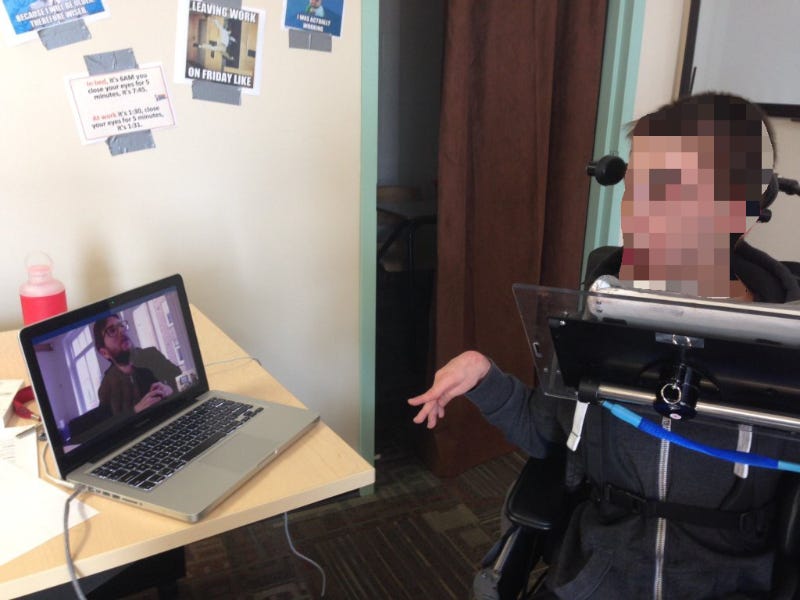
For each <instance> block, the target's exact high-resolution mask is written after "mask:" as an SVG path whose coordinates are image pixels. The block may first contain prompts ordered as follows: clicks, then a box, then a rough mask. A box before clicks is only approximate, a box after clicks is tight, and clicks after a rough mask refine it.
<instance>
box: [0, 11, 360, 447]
mask: <svg viewBox="0 0 800 600" xmlns="http://www.w3.org/2000/svg"><path fill="white" fill-rule="evenodd" d="M105 5H106V6H107V7H108V9H109V10H110V13H111V18H110V19H107V20H103V21H98V22H95V23H91V24H90V25H89V27H90V29H91V32H92V39H91V40H89V41H86V42H82V43H79V44H75V45H71V46H67V47H64V48H61V49H57V50H52V51H49V52H48V51H47V50H45V49H44V47H43V46H42V45H41V44H40V43H39V42H38V40H36V41H33V42H31V43H28V44H25V45H22V46H18V47H6V46H0V73H2V74H3V83H2V85H0V114H2V118H0V139H2V141H3V145H2V147H3V150H2V160H0V181H2V182H3V187H2V188H0V206H2V209H3V212H2V214H3V241H2V247H3V255H4V261H3V262H2V264H0V289H2V290H5V293H3V294H0V326H1V327H3V328H6V329H7V328H13V327H18V326H19V325H20V323H21V316H20V309H19V306H18V303H19V300H18V296H17V288H18V286H19V284H20V283H21V281H22V280H23V278H24V269H23V263H24V259H25V255H26V254H27V253H28V252H29V251H32V250H39V249H41V250H45V251H47V252H49V253H50V254H51V256H52V257H53V259H54V261H55V264H56V275H57V277H58V278H59V279H61V280H62V281H63V282H64V283H65V285H66V287H67V294H68V300H69V304H70V306H72V307H75V306H78V305H80V304H84V303H87V302H89V301H92V300H96V299H99V298H101V297H104V296H106V295H110V294H112V293H116V292H119V291H121V290H123V289H125V288H129V287H133V286H135V285H138V284H142V283H145V282H147V281H150V280H153V279H156V278H158V277H161V276H164V275H167V274H170V273H173V272H180V273H182V274H183V275H184V278H185V280H186V285H187V289H188V292H189V298H190V301H192V302H193V303H194V304H196V305H197V306H198V307H199V308H200V309H201V310H202V311H204V312H205V313H206V314H207V315H209V316H210V317H211V318H212V319H213V320H214V321H216V322H217V323H218V324H219V325H220V326H221V327H222V328H223V329H224V330H225V331H226V332H227V333H228V334H229V335H231V336H232V337H233V339H234V340H236V341H237V342H238V343H239V344H240V345H242V346H243V347H244V348H245V349H246V350H247V351H249V352H250V353H251V354H252V355H253V356H256V357H258V358H259V359H260V360H261V361H262V363H263V365H264V367H265V368H266V369H267V370H268V371H270V372H271V373H272V374H273V375H275V376H276V377H277V378H278V379H279V380H280V381H281V382H282V383H283V384H284V385H285V386H286V387H287V388H288V389H289V390H290V391H291V392H293V393H294V394H295V395H296V396H297V397H298V398H299V399H300V400H301V401H302V402H304V403H305V404H307V405H308V406H310V407H313V408H315V409H317V410H318V411H319V412H320V413H321V414H322V417H323V419H324V420H325V421H326V422H327V423H328V424H329V425H331V427H333V429H335V430H336V431H337V432H338V433H339V434H340V435H342V436H343V437H344V438H345V439H346V440H347V441H348V442H349V443H350V444H351V445H357V440H358V427H359V393H360V391H359V337H358V334H359V332H358V314H359V284H360V282H359V181H360V126H361V121H360V111H361V106H360V102H361V87H360V86H361V79H360V78H361V26H360V23H361V5H360V2H358V1H357V0H348V1H347V2H346V12H345V15H344V22H343V27H342V29H343V33H344V37H342V38H339V39H337V38H334V40H333V52H332V53H322V52H313V51H304V50H290V49H289V48H288V33H287V32H286V31H284V30H282V29H281V28H280V22H281V18H280V16H281V11H282V2H281V0H245V2H244V5H245V6H247V7H253V8H263V9H265V10H266V28H265V41H264V61H263V62H264V65H263V80H262V92H261V95H260V96H244V97H243V99H242V106H240V107H234V106H229V105H223V104H217V103H213V102H203V101H196V100H192V99H191V88H190V87H189V86H181V85H177V84H173V83H169V89H170V92H171V94H172V98H173V101H174V106H175V111H176V114H177V119H178V126H177V127H176V128H174V129H170V130H160V131H156V132H154V138H155V143H156V148H155V149H154V150H146V151H141V152H135V153H132V154H129V155H125V156H118V157H111V156H110V155H109V152H108V149H107V147H106V146H105V144H98V145H92V146H81V145H80V143H79V140H78V134H77V131H76V126H75V123H74V120H73V117H72V114H71V111H70V108H69V105H68V103H67V95H66V91H65V84H64V76H65V75H67V74H75V73H85V71H86V68H85V65H84V62H83V57H84V55H87V54H94V53H98V52H108V51H112V50H117V49H122V48H128V47H132V48H133V50H134V52H135V55H136V58H137V60H138V61H139V63H140V64H146V63H151V62H160V63H161V64H163V66H164V69H165V72H166V74H167V78H168V81H169V82H171V81H172V80H173V67H172V65H173V52H174V38H175V34H174V32H175V24H176V13H177V11H176V7H175V3H174V2H164V1H163V0H136V1H135V2H133V1H131V0H125V1H123V0H105Z"/></svg>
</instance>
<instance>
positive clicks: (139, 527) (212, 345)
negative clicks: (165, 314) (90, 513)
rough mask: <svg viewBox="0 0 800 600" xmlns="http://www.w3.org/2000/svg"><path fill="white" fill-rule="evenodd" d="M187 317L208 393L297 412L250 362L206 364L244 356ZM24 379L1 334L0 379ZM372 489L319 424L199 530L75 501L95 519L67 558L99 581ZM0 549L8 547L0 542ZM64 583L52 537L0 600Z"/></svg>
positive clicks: (1, 584)
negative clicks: (207, 541) (174, 552)
mask: <svg viewBox="0 0 800 600" xmlns="http://www.w3.org/2000/svg"><path fill="white" fill-rule="evenodd" d="M192 314H193V317H194V320H195V327H196V329H197V337H198V340H199V342H200V348H201V350H202V352H203V360H204V362H205V364H206V365H209V366H208V367H207V369H206V370H207V373H208V379H209V383H210V385H211V387H212V389H221V390H226V391H230V392H236V393H239V394H245V395H248V396H253V397H256V398H261V399H264V400H270V401H273V402H280V403H282V404H289V405H293V406H303V405H302V404H301V403H300V402H299V401H298V400H297V399H296V398H295V397H294V396H292V395H291V394H290V393H289V392H288V391H287V390H286V389H285V388H284V387H282V386H281V385H280V384H279V383H278V382H277V381H276V380H275V379H274V378H273V377H272V376H271V375H270V374H269V373H267V372H266V371H265V370H264V369H263V368H261V367H260V366H258V364H257V363H256V362H254V361H252V360H240V361H235V362H230V363H224V364H216V365H214V364H212V363H215V362H217V361H222V360H227V359H231V358H237V357H242V358H243V357H246V356H247V353H246V352H245V351H244V350H242V349H241V348H240V347H239V346H237V345H236V344H235V343H234V342H233V340H231V339H230V338H229V337H228V336H227V335H225V334H224V333H223V332H222V331H221V330H220V329H219V328H218V327H217V326H216V325H214V324H213V323H212V322H211V321H210V320H209V319H208V318H207V317H206V316H205V315H203V314H202V313H201V312H200V311H199V310H197V309H196V308H195V307H192ZM23 377H25V378H27V373H26V369H25V365H24V362H23V359H22V354H21V352H20V350H19V345H18V343H17V332H16V331H6V332H2V333H0V378H2V379H20V378H23ZM51 472H52V468H51ZM374 481H375V470H374V469H373V468H372V467H371V466H370V465H369V464H368V463H367V462H366V461H365V460H364V459H363V458H361V456H359V455H358V454H357V453H356V452H355V450H353V449H352V448H350V447H349V446H348V445H347V444H346V443H345V442H344V441H343V440H342V439H341V438H340V437H339V436H338V435H336V434H335V433H334V432H333V431H332V430H331V429H330V428H329V427H328V426H327V425H325V424H324V423H322V422H320V423H318V424H317V425H316V426H315V427H314V428H313V429H312V430H311V431H309V432H308V433H307V434H306V435H305V436H304V437H303V438H301V439H300V440H299V441H298V442H296V443H295V444H293V445H292V446H291V447H290V448H289V449H288V450H286V452H285V453H284V454H283V455H282V456H279V457H278V458H277V459H275V460H274V461H272V462H271V463H270V464H268V465H267V466H266V467H265V468H264V469H263V470H262V471H261V472H259V473H258V474H256V476H255V477H253V478H252V479H250V480H249V481H247V482H246V483H245V484H244V485H243V486H242V487H241V488H239V489H238V490H237V491H235V492H234V493H233V494H232V495H231V496H230V497H229V498H227V499H226V500H225V501H224V502H223V503H222V504H220V505H219V506H218V507H217V508H216V509H214V510H213V511H212V512H211V514H210V515H209V516H207V517H206V518H205V519H203V520H202V521H200V522H199V523H195V524H189V523H184V522H181V521H178V520H175V519H172V518H170V517H165V516H161V515H157V514H154V513H150V512H148V511H145V510H142V509H139V508H136V507H131V506H127V505H125V504H122V503H119V502H115V501H113V500H110V499H107V498H103V497H101V496H95V495H94V494H89V493H86V494H83V495H81V496H80V497H79V499H80V500H81V501H83V502H85V503H86V504H89V505H91V506H93V507H94V508H96V509H97V510H98V511H99V512H100V514H98V515H97V516H95V517H93V518H92V519H89V520H88V521H86V522H84V523H82V524H80V525H78V526H76V527H73V528H72V529H71V530H70V544H71V546H72V554H73V557H74V558H75V564H76V568H77V570H78V573H79V574H80V575H81V576H86V575H91V574H94V573H100V572H102V571H105V570H107V569H111V568H114V567H118V566H122V565H125V564H128V563H130V562H133V561H136V560H139V559H141V558H145V557H148V556H152V555H154V554H158V553H160V552H164V551H166V550H170V549H172V548H177V547H180V546H184V545H186V544H190V543H192V542H196V541H198V540H201V539H204V538H207V537H211V536H213V535H217V534H219V533H222V532H225V531H228V530H231V529H235V528H237V527H241V526H243V525H247V524H249V523H253V522H255V521H260V520H262V519H266V518H268V517H272V516H275V515H277V514H281V513H283V512H286V511H291V510H294V509H296V508H299V507H302V506H306V505H308V504H312V503H314V502H318V501H320V500H324V499H326V498H331V497H333V496H336V495H338V494H342V493H345V492H348V491H351V490H355V489H358V488H361V487H364V486H367V485H370V484H372V483H374ZM26 516H27V517H35V515H26ZM5 517H6V516H5V515H4V518H5ZM1 543H3V544H8V543H13V540H7V539H4V540H2V542H1ZM67 581H69V574H68V573H67V568H66V564H65V559H64V540H63V537H62V536H57V537H55V538H53V539H51V540H50V541H49V542H47V543H45V544H43V545H41V546H39V547H38V548H36V549H35V550H32V551H30V552H28V553H27V554H24V555H22V556H20V557H18V558H16V559H14V560H13V561H11V562H9V563H7V564H5V565H2V566H0V598H13V597H16V596H20V595H23V594H29V593H32V592H35V591H39V590H42V589H46V588H50V587H53V586H56V585H59V584H62V583H65V582H67Z"/></svg>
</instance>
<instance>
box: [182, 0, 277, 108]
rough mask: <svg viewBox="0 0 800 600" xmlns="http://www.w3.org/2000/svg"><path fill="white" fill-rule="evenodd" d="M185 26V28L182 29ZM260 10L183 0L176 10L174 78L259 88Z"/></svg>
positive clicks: (244, 89)
mask: <svg viewBox="0 0 800 600" xmlns="http://www.w3.org/2000/svg"><path fill="white" fill-rule="evenodd" d="M184 26H185V30H184ZM263 31H264V11H263V10H259V9H253V8H246V7H244V6H243V7H242V8H230V7H228V6H220V5H219V4H214V3H213V2H200V1H199V0H188V2H187V1H183V2H182V3H181V5H180V6H179V12H178V35H177V42H176V49H175V55H176V65H175V77H176V79H177V80H179V81H180V82H182V83H186V82H190V81H192V80H201V81H213V82H214V83H220V84H223V85H232V86H236V87H239V88H241V89H242V92H243V93H250V94H257V93H259V91H260V73H261V50H262V46H263V38H264V35H263Z"/></svg>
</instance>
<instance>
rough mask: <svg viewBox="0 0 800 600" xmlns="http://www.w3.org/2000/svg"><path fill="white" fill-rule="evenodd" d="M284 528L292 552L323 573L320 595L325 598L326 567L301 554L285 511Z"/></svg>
mask: <svg viewBox="0 0 800 600" xmlns="http://www.w3.org/2000/svg"><path fill="white" fill-rule="evenodd" d="M283 529H284V531H285V532H286V541H288V542H289V548H290V549H291V550H292V554H294V555H295V556H296V557H297V558H300V559H302V560H304V561H306V562H307V563H310V564H312V565H314V566H315V567H316V568H317V571H319V572H320V573H321V574H322V591H321V592H320V594H319V597H320V598H324V597H325V583H326V577H325V569H323V568H322V567H320V566H319V564H317V563H316V562H314V561H313V560H311V559H310V558H308V557H307V556H306V555H305V554H300V552H298V551H297V549H296V548H295V547H294V544H293V543H292V536H291V534H290V533H289V513H283Z"/></svg>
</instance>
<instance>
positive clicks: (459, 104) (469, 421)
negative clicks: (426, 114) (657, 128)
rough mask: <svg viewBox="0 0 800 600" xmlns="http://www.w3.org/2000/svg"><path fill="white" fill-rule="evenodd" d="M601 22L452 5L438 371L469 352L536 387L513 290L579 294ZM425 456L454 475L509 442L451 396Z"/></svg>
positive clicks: (538, 0)
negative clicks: (542, 288)
mask: <svg viewBox="0 0 800 600" xmlns="http://www.w3.org/2000/svg"><path fill="white" fill-rule="evenodd" d="M605 18H606V2H605V1H597V0H571V1H567V0H562V1H555V0H525V1H524V2H509V1H508V0H481V1H480V2H474V1H471V0H448V3H447V18H446V36H445V57H444V74H443V90H442V111H441V127H440V141H439V143H440V150H439V207H438V211H439V220H438V239H439V246H438V274H437V284H436V287H437V291H436V294H437V296H436V306H437V309H436V337H435V348H436V350H435V356H436V365H437V366H441V365H443V364H444V363H445V362H447V361H448V360H449V359H450V358H452V357H453V356H455V355H456V354H458V353H460V352H462V351H463V350H466V349H469V348H475V349H477V350H480V351H481V352H483V353H485V354H487V355H488V356H490V357H492V358H493V359H494V360H495V362H496V363H497V364H498V365H499V366H500V368H502V369H504V370H506V371H508V372H511V373H514V374H515V375H517V376H518V377H520V378H521V379H522V380H523V381H526V382H528V383H531V382H532V376H533V361H532V357H531V353H530V351H529V349H528V345H527V342H526V339H525V334H524V332H523V329H522V325H521V321H520V318H519V316H518V314H517V309H516V305H515V303H514V299H513V295H512V292H511V285H512V284H513V283H515V282H526V283H541V284H544V285H551V286H560V287H571V288H575V287H577V285H578V280H579V277H580V269H581V259H582V253H583V239H584V230H585V226H586V204H587V198H588V192H589V180H588V177H587V176H586V174H585V166H586V162H587V161H588V160H589V159H590V158H591V157H592V148H593V145H594V131H595V117H596V112H597V98H598V91H599V86H600V70H601V62H602V49H603V34H604V30H605ZM423 449H424V455H425V457H426V462H427V463H428V465H429V467H430V468H431V469H432V470H433V471H434V472H435V473H437V474H439V475H442V476H452V475H456V474H458V473H459V472H461V471H463V470H464V469H466V468H468V467H470V466H473V465H475V464H478V463H480V462H483V461H485V460H487V459H489V458H491V457H493V456H496V455H499V454H501V453H504V452H507V451H509V450H510V447H509V446H508V445H507V443H506V442H505V441H504V440H503V436H502V434H500V432H499V431H498V430H496V429H495V428H493V427H492V426H490V425H488V424H487V423H486V422H485V421H484V420H483V418H482V416H481V415H480V413H479V412H478V410H477V409H476V408H475V407H474V406H472V405H471V404H470V403H469V402H468V401H467V400H466V399H464V398H460V399H457V400H455V401H453V402H452V403H451V405H450V407H449V410H448V416H447V418H446V419H445V420H444V422H442V423H441V424H440V425H439V426H438V427H437V428H436V429H435V430H434V431H433V432H432V433H430V434H428V435H426V436H425V439H424V440H423Z"/></svg>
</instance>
